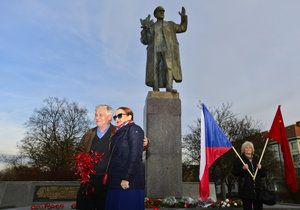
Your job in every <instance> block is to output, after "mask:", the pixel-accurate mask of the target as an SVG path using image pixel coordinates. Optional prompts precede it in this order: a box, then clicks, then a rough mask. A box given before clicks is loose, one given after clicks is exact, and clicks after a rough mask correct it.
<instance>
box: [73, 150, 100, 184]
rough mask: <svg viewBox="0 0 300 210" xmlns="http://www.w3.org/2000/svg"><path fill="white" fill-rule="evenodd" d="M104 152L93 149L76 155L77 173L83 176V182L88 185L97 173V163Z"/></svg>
mask: <svg viewBox="0 0 300 210" xmlns="http://www.w3.org/2000/svg"><path fill="white" fill-rule="evenodd" d="M103 155H104V153H99V152H94V151H91V152H90V153H84V152H80V153H77V154H76V155H75V173H76V174H77V175H79V176H80V177H81V182H80V183H81V184H83V185H85V186H87V187H88V185H89V184H90V178H91V176H92V175H96V171H95V165H96V164H97V163H98V162H99V161H101V159H102V158H103Z"/></svg>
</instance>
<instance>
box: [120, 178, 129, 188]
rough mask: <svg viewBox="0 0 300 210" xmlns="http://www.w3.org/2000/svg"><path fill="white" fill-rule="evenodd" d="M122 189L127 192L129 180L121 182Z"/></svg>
mask: <svg viewBox="0 0 300 210" xmlns="http://www.w3.org/2000/svg"><path fill="white" fill-rule="evenodd" d="M121 187H122V188H123V189H124V190H126V189H128V188H129V182H128V181H127V180H122V181H121Z"/></svg>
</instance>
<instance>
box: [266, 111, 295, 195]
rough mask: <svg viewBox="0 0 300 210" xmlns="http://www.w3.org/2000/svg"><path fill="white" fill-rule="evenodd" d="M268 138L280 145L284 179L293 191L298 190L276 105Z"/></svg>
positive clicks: (280, 116) (284, 132)
mask: <svg viewBox="0 0 300 210" xmlns="http://www.w3.org/2000/svg"><path fill="white" fill-rule="evenodd" d="M268 137H269V139H271V140H275V141H277V143H278V144H280V146H281V151H282V156H283V160H284V174H285V181H286V183H287V185H288V187H289V188H290V189H291V190H292V191H293V192H297V191H298V181H297V177H296V172H295V168H294V164H293V160H292V155H291V150H290V147H289V142H288V138H287V135H286V131H285V126H284V122H283V118H282V115H281V111H280V106H278V109H277V112H276V115H275V117H274V121H273V124H272V127H271V129H270V132H269V136H268Z"/></svg>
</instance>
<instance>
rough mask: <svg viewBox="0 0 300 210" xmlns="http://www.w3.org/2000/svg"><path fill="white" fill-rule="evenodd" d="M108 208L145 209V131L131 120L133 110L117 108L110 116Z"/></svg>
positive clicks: (121, 209)
mask: <svg viewBox="0 0 300 210" xmlns="http://www.w3.org/2000/svg"><path fill="white" fill-rule="evenodd" d="M113 118H114V120H115V121H116V125H117V131H116V133H115V135H114V136H113V137H112V142H111V147H110V148H111V157H110V158H111V159H110V163H109V170H108V174H109V178H108V180H109V191H108V195H107V200H106V209H107V210H124V209H130V210H144V193H145V192H144V188H145V172H144V164H143V160H142V155H143V139H144V131H143V130H142V129H141V127H139V126H138V125H136V124H135V123H134V122H133V112H132V110H131V109H130V108H128V107H119V108H118V109H117V110H116V113H115V116H114V117H113Z"/></svg>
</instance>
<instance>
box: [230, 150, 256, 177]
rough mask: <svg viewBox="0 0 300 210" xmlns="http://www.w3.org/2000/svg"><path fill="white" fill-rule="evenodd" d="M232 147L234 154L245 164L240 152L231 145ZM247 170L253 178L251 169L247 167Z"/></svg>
mask: <svg viewBox="0 0 300 210" xmlns="http://www.w3.org/2000/svg"><path fill="white" fill-rule="evenodd" d="M231 148H232V149H233V151H234V152H235V154H236V155H237V156H238V157H239V159H240V161H241V162H242V163H243V165H246V163H245V162H244V161H243V159H242V158H241V156H240V154H239V153H238V152H237V151H236V149H235V148H234V147H233V146H232V147H231ZM247 171H248V172H249V174H250V175H251V176H252V178H254V176H253V174H252V173H251V171H250V170H249V168H247Z"/></svg>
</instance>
